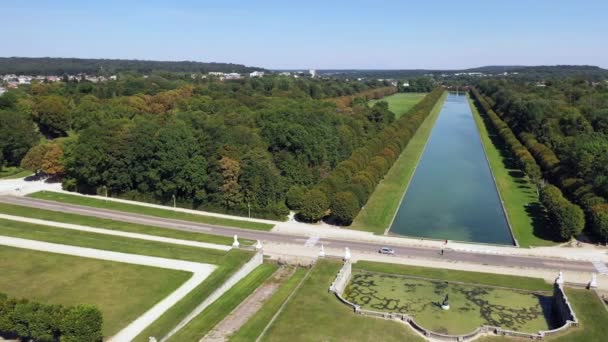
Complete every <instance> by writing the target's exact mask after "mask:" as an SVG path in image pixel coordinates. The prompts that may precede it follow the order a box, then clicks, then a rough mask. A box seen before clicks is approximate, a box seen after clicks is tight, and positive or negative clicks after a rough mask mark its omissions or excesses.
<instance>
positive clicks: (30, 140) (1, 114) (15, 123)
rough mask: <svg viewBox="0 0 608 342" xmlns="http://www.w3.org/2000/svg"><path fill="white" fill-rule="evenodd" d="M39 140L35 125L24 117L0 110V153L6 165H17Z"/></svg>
mask: <svg viewBox="0 0 608 342" xmlns="http://www.w3.org/2000/svg"><path fill="white" fill-rule="evenodd" d="M39 139H40V135H39V134H38V132H37V131H36V125H35V124H34V123H33V122H32V121H31V120H28V119H27V118H26V117H25V115H22V114H20V113H17V112H13V111H2V110H0V153H1V154H2V156H3V159H4V160H5V163H6V165H10V166H16V165H19V163H20V162H21V159H22V158H23V157H24V156H25V154H26V153H27V151H28V150H29V149H30V148H32V146H34V145H36V143H37V142H38V140H39Z"/></svg>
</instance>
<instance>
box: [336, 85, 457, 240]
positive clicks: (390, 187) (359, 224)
mask: <svg viewBox="0 0 608 342" xmlns="http://www.w3.org/2000/svg"><path fill="white" fill-rule="evenodd" d="M446 96H447V92H445V93H444V94H443V96H442V97H441V98H440V99H439V101H437V103H436V104H435V106H434V107H433V110H432V111H431V113H430V115H429V116H428V117H427V118H426V119H425V120H424V122H423V123H422V125H420V127H419V128H418V130H417V131H416V133H415V134H414V136H413V137H412V139H411V140H410V142H409V143H408V144H407V146H406V147H405V149H404V150H403V152H401V155H400V156H399V158H398V159H397V161H395V163H394V164H393V166H392V167H391V169H390V170H389V171H388V173H387V174H386V176H385V177H384V179H383V180H382V181H381V182H380V184H378V186H377V187H376V189H375V190H374V193H373V194H372V195H371V197H370V198H369V200H368V201H367V203H366V204H365V207H364V208H363V209H362V210H361V212H359V215H357V217H356V218H355V220H354V221H353V224H352V225H351V226H350V227H348V228H349V229H356V230H365V231H370V232H373V233H376V234H384V231H385V230H386V229H387V228H388V227H389V225H390V224H391V221H392V220H393V217H394V216H395V213H396V212H397V209H398V208H399V203H400V202H401V198H403V195H404V194H405V191H406V189H407V186H408V184H409V182H410V180H411V179H412V176H413V175H414V171H415V170H416V166H417V165H418V161H419V159H420V156H421V155H422V152H423V151H424V146H425V145H426V142H427V140H428V138H429V135H430V134H431V131H432V129H433V126H434V125H435V121H436V120H437V117H438V116H439V112H440V111H441V107H442V106H443V102H444V101H445V98H446Z"/></svg>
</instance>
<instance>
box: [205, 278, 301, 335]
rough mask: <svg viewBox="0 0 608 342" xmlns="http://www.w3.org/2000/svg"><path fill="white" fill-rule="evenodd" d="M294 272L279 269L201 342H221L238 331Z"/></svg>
mask: <svg viewBox="0 0 608 342" xmlns="http://www.w3.org/2000/svg"><path fill="white" fill-rule="evenodd" d="M294 271H295V267H281V268H280V269H278V270H277V271H276V272H275V273H274V274H273V275H272V277H271V278H269V279H268V280H267V281H266V282H265V283H264V284H262V286H260V287H258V288H257V289H256V290H255V291H254V292H253V293H252V294H251V295H250V296H249V297H247V298H246V299H245V300H244V301H243V302H242V303H241V304H239V306H237V307H236V308H235V309H234V310H232V312H231V313H230V314H229V315H228V316H226V317H225V318H224V319H223V320H222V321H221V322H220V323H218V324H217V325H216V326H215V327H214V328H213V329H212V330H211V331H210V332H209V333H208V334H207V335H205V337H203V338H202V339H201V341H205V342H223V341H226V340H227V337H228V336H230V335H231V334H233V333H234V332H236V331H237V330H239V329H240V328H241V327H242V326H243V325H244V324H245V323H247V321H248V320H249V319H250V318H251V317H253V315H255V314H256V312H258V310H260V308H261V307H262V305H264V303H265V302H266V301H267V300H268V299H269V298H270V297H271V296H272V295H273V294H274V293H275V292H276V291H277V290H278V288H279V286H281V284H282V283H283V281H285V280H286V279H287V278H289V276H291V275H292V274H293V273H294Z"/></svg>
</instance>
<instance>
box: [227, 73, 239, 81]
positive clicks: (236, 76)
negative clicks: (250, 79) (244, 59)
mask: <svg viewBox="0 0 608 342" xmlns="http://www.w3.org/2000/svg"><path fill="white" fill-rule="evenodd" d="M239 78H241V74H239V73H236V72H231V73H229V74H224V79H226V80H238V79H239Z"/></svg>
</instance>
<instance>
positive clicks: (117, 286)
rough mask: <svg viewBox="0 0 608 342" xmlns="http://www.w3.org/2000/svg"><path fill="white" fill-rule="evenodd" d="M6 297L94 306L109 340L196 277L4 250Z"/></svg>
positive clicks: (1, 285)
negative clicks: (100, 313) (99, 314)
mask: <svg viewBox="0 0 608 342" xmlns="http://www.w3.org/2000/svg"><path fill="white" fill-rule="evenodd" d="M0 270H2V276H0V292H2V293H5V294H7V295H8V296H10V297H17V298H28V299H31V300H35V301H40V302H44V303H51V304H63V305H76V304H85V303H86V304H93V305H95V306H97V307H98V308H99V309H100V310H101V312H102V315H103V333H104V336H106V337H109V336H111V335H113V334H115V333H117V332H118V331H119V330H120V329H122V328H124V327H125V326H126V325H127V324H128V323H129V322H131V321H133V320H134V319H136V318H137V317H138V316H139V315H141V314H142V313H144V312H145V311H146V310H148V309H149V308H151V307H152V306H153V305H154V304H155V303H157V302H158V301H160V300H162V299H163V298H165V297H166V296H167V295H169V294H170V293H171V292H173V291H174V290H175V289H176V288H177V287H179V286H180V285H181V284H182V283H183V282H185V281H186V280H187V279H188V278H189V277H190V274H189V273H188V272H180V271H174V270H166V269H162V268H155V267H147V266H140V265H131V264H125V263H118V262H110V261H102V260H95V259H88V258H79V257H74V256H67V255H61V254H54V253H45V252H39V251H32V250H26V249H19V248H12V247H4V246H2V247H0Z"/></svg>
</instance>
